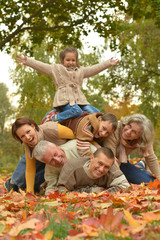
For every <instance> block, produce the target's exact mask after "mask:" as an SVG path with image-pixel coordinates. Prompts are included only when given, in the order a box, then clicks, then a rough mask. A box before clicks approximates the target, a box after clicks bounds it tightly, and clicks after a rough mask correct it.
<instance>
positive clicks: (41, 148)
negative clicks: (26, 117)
mask: <svg viewBox="0 0 160 240" xmlns="http://www.w3.org/2000/svg"><path fill="white" fill-rule="evenodd" d="M48 146H54V147H56V145H55V144H54V143H51V142H48V141H46V140H41V141H40V142H39V143H37V145H36V146H35V147H34V149H33V157H34V158H35V159H37V160H39V161H42V159H43V157H44V155H45V154H46V151H47V148H48Z"/></svg>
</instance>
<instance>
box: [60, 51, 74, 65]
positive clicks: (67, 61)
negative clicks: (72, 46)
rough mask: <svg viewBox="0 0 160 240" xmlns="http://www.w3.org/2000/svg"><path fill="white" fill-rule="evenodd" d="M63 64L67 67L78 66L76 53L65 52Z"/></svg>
mask: <svg viewBox="0 0 160 240" xmlns="http://www.w3.org/2000/svg"><path fill="white" fill-rule="evenodd" d="M63 64H64V66H65V67H76V66H77V61H76V53H74V52H67V53H66V54H65V57H64V60H63Z"/></svg>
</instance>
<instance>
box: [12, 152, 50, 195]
mask: <svg viewBox="0 0 160 240" xmlns="http://www.w3.org/2000/svg"><path fill="white" fill-rule="evenodd" d="M44 168H45V164H44V163H42V162H40V161H37V160H36V176H35V185H34V190H35V192H39V187H40V185H41V184H42V183H43V182H44V181H45V179H44ZM25 171H26V156H25V154H24V155H23V157H22V158H21V160H20V161H19V163H18V165H17V167H16V169H15V171H14V173H13V174H12V181H13V182H14V184H16V185H17V186H18V187H19V188H26V178H25Z"/></svg>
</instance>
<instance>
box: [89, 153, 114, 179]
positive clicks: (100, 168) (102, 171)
mask: <svg viewBox="0 0 160 240" xmlns="http://www.w3.org/2000/svg"><path fill="white" fill-rule="evenodd" d="M113 162H114V159H112V158H108V157H107V156H106V155H105V154H104V153H102V152H100V153H99V154H98V156H96V157H94V156H93V155H92V157H91V161H90V165H89V168H88V171H89V172H90V174H91V176H92V177H93V178H95V179H97V178H100V177H102V176H103V175H106V174H107V172H108V171H109V169H110V168H111V166H112V165H113Z"/></svg>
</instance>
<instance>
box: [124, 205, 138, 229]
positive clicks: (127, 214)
mask: <svg viewBox="0 0 160 240" xmlns="http://www.w3.org/2000/svg"><path fill="white" fill-rule="evenodd" d="M123 211H124V214H125V219H126V220H127V221H128V223H129V225H130V226H132V227H133V228H137V227H139V223H138V221H136V220H135V219H134V218H133V217H132V215H131V214H130V212H129V211H127V210H125V209H123Z"/></svg>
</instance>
